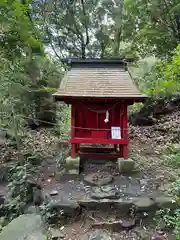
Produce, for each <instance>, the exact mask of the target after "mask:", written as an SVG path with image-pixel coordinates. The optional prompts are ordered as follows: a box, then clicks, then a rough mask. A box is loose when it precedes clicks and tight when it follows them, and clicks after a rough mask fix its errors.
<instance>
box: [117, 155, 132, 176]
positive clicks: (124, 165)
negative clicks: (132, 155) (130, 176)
mask: <svg viewBox="0 0 180 240" xmlns="http://www.w3.org/2000/svg"><path fill="white" fill-rule="evenodd" d="M117 166H118V170H119V172H121V173H131V172H132V171H133V170H134V168H135V162H134V161H133V160H132V159H124V158H118V160H117Z"/></svg>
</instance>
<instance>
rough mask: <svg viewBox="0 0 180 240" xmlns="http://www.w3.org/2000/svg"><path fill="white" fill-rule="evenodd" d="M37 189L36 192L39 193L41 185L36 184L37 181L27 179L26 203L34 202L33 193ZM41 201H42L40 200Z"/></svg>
mask: <svg viewBox="0 0 180 240" xmlns="http://www.w3.org/2000/svg"><path fill="white" fill-rule="evenodd" d="M36 189H37V192H39V193H40V192H41V185H40V184H38V183H37V181H35V180H33V179H31V180H30V179H29V180H28V182H27V201H28V202H33V200H34V197H35V196H34V195H35V194H34V193H35V190H36ZM42 200H43V199H42Z"/></svg>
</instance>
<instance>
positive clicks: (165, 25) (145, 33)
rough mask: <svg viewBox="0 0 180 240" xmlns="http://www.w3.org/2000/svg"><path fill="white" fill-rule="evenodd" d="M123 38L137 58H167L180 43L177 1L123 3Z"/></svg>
mask: <svg viewBox="0 0 180 240" xmlns="http://www.w3.org/2000/svg"><path fill="white" fill-rule="evenodd" d="M124 8H125V10H124V11H125V12H127V15H128V21H127V22H126V24H125V26H124V28H126V29H128V30H127V31H126V32H125V36H126V38H128V39H129V40H130V39H132V49H136V50H137V51H138V53H139V54H140V55H141V56H146V54H150V55H152V54H155V55H156V56H160V57H167V56H169V55H170V54H172V52H173V50H174V48H175V47H176V46H177V44H178V42H179V41H180V28H179V24H180V22H179V21H180V20H179V14H178V12H179V10H180V5H179V0H175V1H174V0H168V1H167V0H155V1H152V0H148V1H144V0H139V1H134V0H125V1H124Z"/></svg>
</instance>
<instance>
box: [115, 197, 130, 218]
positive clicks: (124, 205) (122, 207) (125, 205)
mask: <svg viewBox="0 0 180 240" xmlns="http://www.w3.org/2000/svg"><path fill="white" fill-rule="evenodd" d="M132 207H133V202H132V201H131V200H128V199H119V200H118V201H116V202H115V204H114V208H115V209H116V211H117V212H118V213H119V214H125V215H126V214H128V213H129V212H130V211H131V209H132Z"/></svg>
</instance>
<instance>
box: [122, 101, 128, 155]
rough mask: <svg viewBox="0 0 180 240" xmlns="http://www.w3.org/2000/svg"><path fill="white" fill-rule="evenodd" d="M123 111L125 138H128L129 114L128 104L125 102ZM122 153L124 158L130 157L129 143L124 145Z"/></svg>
mask: <svg viewBox="0 0 180 240" xmlns="http://www.w3.org/2000/svg"><path fill="white" fill-rule="evenodd" d="M123 107H124V113H123V124H122V125H123V139H128V115H127V105H126V104H124V106H123ZM122 152H123V153H122V154H123V158H124V159H128V144H124V145H123V147H122Z"/></svg>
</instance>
